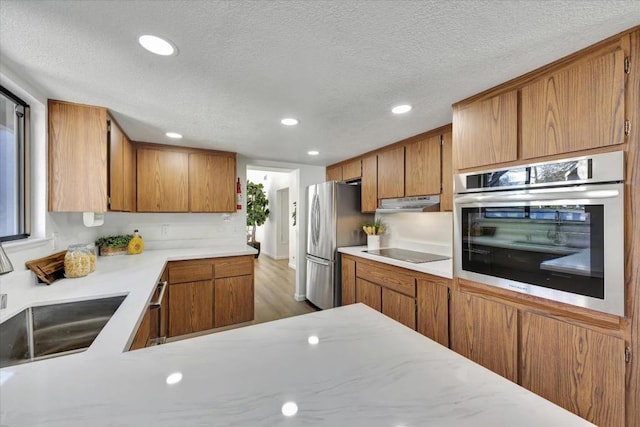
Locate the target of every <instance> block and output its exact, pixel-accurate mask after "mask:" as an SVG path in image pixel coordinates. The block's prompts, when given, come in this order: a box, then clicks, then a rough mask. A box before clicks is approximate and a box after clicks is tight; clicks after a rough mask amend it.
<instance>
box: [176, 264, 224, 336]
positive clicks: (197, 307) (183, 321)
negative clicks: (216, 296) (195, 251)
mask: <svg viewBox="0 0 640 427" xmlns="http://www.w3.org/2000/svg"><path fill="white" fill-rule="evenodd" d="M169 275H171V272H169ZM213 290H214V284H213V280H202V281H198V282H187V283H178V284H173V283H172V284H170V285H169V336H170V337H175V336H177V335H184V334H190V333H192V332H198V331H204V330H207V329H211V328H213Z"/></svg>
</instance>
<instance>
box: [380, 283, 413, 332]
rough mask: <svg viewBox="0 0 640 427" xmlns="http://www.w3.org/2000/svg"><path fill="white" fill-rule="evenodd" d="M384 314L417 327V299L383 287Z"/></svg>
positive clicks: (411, 326)
mask: <svg viewBox="0 0 640 427" xmlns="http://www.w3.org/2000/svg"><path fill="white" fill-rule="evenodd" d="M382 314H385V315H387V316H389V317H390V318H392V319H393V320H396V321H398V322H400V323H402V324H403V325H405V326H407V327H409V328H411V329H413V330H415V329H416V300H415V299H413V298H411V297H408V296H406V295H402V294H401V293H398V292H395V291H392V290H391V289H387V288H382Z"/></svg>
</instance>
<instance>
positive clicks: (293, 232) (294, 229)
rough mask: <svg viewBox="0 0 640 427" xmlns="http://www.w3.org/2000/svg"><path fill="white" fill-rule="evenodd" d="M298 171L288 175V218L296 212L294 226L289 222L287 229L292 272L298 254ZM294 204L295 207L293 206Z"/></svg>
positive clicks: (295, 265)
mask: <svg viewBox="0 0 640 427" xmlns="http://www.w3.org/2000/svg"><path fill="white" fill-rule="evenodd" d="M299 175H300V171H298V170H295V171H293V172H290V173H289V184H290V186H289V218H291V214H292V213H293V211H294V206H296V207H295V211H296V225H293V221H292V222H290V223H289V224H290V227H289V267H291V268H293V269H294V270H295V269H296V267H297V262H296V261H297V258H296V255H297V253H298V230H299V227H298V224H299V218H298V217H299V215H300V209H298V208H297V205H298V204H300V202H299V201H298V187H299V186H298V181H299V179H300V178H299ZM294 203H295V205H294Z"/></svg>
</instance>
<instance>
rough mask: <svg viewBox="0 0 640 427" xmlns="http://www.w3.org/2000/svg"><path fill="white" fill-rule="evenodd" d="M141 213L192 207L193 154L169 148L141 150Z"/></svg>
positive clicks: (139, 194) (138, 156) (180, 209)
mask: <svg viewBox="0 0 640 427" xmlns="http://www.w3.org/2000/svg"><path fill="white" fill-rule="evenodd" d="M136 169H137V182H138V188H137V192H138V200H137V202H138V209H137V210H138V212H187V211H188V210H189V188H188V185H189V184H188V175H189V173H188V171H189V156H188V154H186V153H179V152H175V151H168V150H154V149H150V148H139V149H138V150H137V168H136Z"/></svg>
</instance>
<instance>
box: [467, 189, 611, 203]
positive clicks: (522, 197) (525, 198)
mask: <svg viewBox="0 0 640 427" xmlns="http://www.w3.org/2000/svg"><path fill="white" fill-rule="evenodd" d="M557 190H561V191H557ZM618 196H620V191H618V190H615V189H609V190H584V189H583V188H579V187H576V188H572V189H571V188H569V189H567V188H562V189H551V188H550V189H545V190H527V191H515V192H514V191H510V192H509V193H500V194H468V195H466V194H465V195H461V196H456V197H455V203H484V202H529V201H533V200H557V199H578V198H579V199H612V198H615V197H618Z"/></svg>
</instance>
